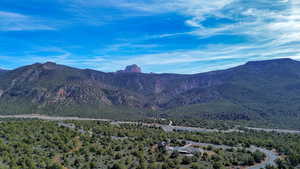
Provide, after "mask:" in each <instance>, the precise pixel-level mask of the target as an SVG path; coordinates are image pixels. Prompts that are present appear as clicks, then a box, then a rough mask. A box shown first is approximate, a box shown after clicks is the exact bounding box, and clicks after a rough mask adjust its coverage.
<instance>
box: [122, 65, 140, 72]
mask: <svg viewBox="0 0 300 169" xmlns="http://www.w3.org/2000/svg"><path fill="white" fill-rule="evenodd" d="M118 72H119V73H142V69H141V68H140V67H139V66H138V65H136V64H133V65H129V66H126V68H125V70H120V71H118Z"/></svg>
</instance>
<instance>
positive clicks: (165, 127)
mask: <svg viewBox="0 0 300 169" xmlns="http://www.w3.org/2000/svg"><path fill="white" fill-rule="evenodd" d="M1 118H2V119H4V118H19V119H41V120H54V121H65V120H82V121H105V122H110V123H111V124H114V125H118V124H142V125H145V126H156V127H161V128H162V129H163V130H164V131H166V132H172V131H189V132H224V133H230V132H243V131H242V130H235V129H230V130H218V129H205V128H198V127H185V126H173V125H172V123H171V122H170V124H169V125H161V124H149V123H138V122H126V121H113V120H109V119H96V118H81V117H54V116H45V115H39V114H28V115H0V119H1ZM247 129H250V130H257V131H266V132H279V133H292V134H300V131H297V130H284V129H263V128H250V127H247Z"/></svg>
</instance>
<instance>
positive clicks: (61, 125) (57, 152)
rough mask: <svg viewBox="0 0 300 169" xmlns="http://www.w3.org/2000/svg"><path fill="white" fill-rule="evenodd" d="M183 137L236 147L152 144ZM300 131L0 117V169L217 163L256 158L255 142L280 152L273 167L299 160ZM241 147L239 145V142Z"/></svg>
mask: <svg viewBox="0 0 300 169" xmlns="http://www.w3.org/2000/svg"><path fill="white" fill-rule="evenodd" d="M185 140H191V141H196V142H204V143H214V144H224V145H230V146H239V147H241V148H239V149H217V148H213V147H209V146H208V147H203V149H204V150H205V152H204V153H194V154H193V156H185V155H183V154H180V153H179V152H177V151H173V152H170V151H166V149H165V148H164V147H163V148H161V147H159V146H158V145H157V144H158V143H161V142H162V141H166V142H169V143H170V145H171V146H182V145H185ZM299 140H300V135H292V134H277V133H264V132H254V131H245V133H189V132H170V133H166V132H164V131H163V130H161V129H159V128H155V127H145V126H140V125H133V124H131V125H129V124H126V125H125V124H122V125H110V124H108V123H104V122H94V121H68V122H55V121H53V122H48V121H40V120H28V121H27V120H25V121H22V120H20V121H11V120H8V121H6V122H2V123H0V168H1V169H8V168H9V169H35V168H46V169H66V168H82V169H87V168H103V169H128V168H132V169H174V168H175V169H176V168H180V169H189V168H192V169H200V168H201V169H210V168H212V169H222V168H227V167H229V166H246V165H253V164H254V163H259V162H261V161H262V160H263V159H264V158H265V157H264V155H263V154H262V153H261V152H258V151H256V152H250V151H246V150H245V149H244V148H246V147H248V146H249V145H256V146H260V147H265V148H268V149H276V150H277V151H278V152H280V153H282V160H279V161H278V162H277V163H278V167H279V168H282V169H283V168H293V167H294V166H296V165H298V164H299V163H300V155H299V154H300V144H299V143H300V142H299ZM243 147H244V148H243Z"/></svg>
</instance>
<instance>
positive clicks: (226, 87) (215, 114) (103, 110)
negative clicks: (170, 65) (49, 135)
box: [0, 59, 300, 128]
mask: <svg viewBox="0 0 300 169" xmlns="http://www.w3.org/2000/svg"><path fill="white" fill-rule="evenodd" d="M0 114H47V115H64V116H81V117H98V118H112V119H139V118H148V117H157V116H160V117H169V118H180V119H187V120H188V119H213V120H229V121H236V120H243V121H250V122H251V121H260V122H261V123H270V124H288V125H290V126H299V128H300V124H298V122H297V121H298V120H299V119H300V62H299V61H295V60H292V59H276V60H266V61H252V62H248V63H246V64H244V65H241V66H238V67H234V68H230V69H227V70H220V71H213V72H207V73H199V74H191V75H185V74H167V73H166V74H155V73H142V72H141V68H139V67H138V66H137V65H131V66H128V67H127V68H126V69H125V70H123V71H118V72H111V73H106V72H101V71H96V70H91V69H77V68H73V67H68V66H64V65H59V64H56V63H52V62H47V63H43V64H42V63H36V64H33V65H28V66H24V67H20V68H17V69H14V70H3V71H0Z"/></svg>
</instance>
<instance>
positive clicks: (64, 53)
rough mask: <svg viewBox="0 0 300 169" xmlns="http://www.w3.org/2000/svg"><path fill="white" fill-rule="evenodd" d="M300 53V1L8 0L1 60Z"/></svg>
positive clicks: (112, 61) (145, 63) (223, 61)
mask: <svg viewBox="0 0 300 169" xmlns="http://www.w3.org/2000/svg"><path fill="white" fill-rule="evenodd" d="M286 57H288V58H293V59H300V1H299V0H251V1H250V0H212V1H208V0H1V1H0V67H1V68H5V69H13V68H16V67H19V66H22V65H27V64H32V63H36V62H46V61H53V62H56V63H59V64H65V65H69V66H75V67H79V68H91V69H97V70H101V71H116V70H119V69H123V68H124V67H125V66H126V65H129V64H138V65H140V66H141V67H142V68H143V70H144V72H156V73H161V72H170V73H186V74H190V73H198V72H205V71H211V70H218V69H226V68H229V67H233V66H237V65H240V64H243V63H245V62H247V61H250V60H265V59H276V58H286Z"/></svg>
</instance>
